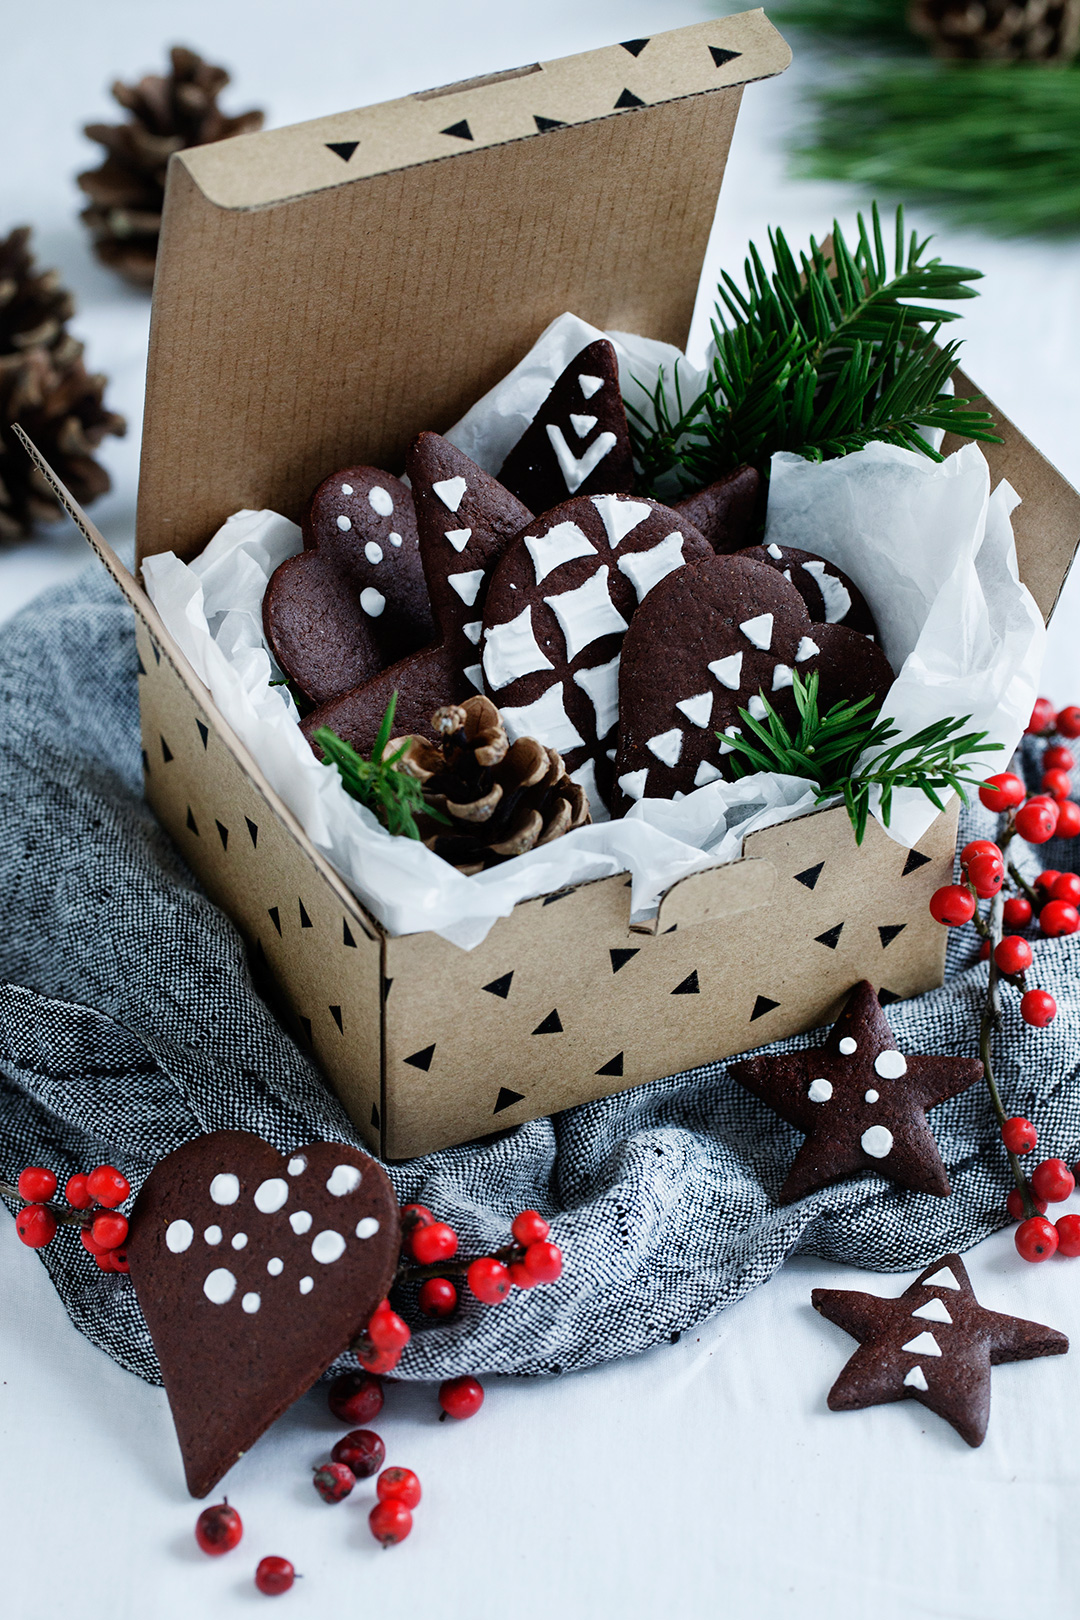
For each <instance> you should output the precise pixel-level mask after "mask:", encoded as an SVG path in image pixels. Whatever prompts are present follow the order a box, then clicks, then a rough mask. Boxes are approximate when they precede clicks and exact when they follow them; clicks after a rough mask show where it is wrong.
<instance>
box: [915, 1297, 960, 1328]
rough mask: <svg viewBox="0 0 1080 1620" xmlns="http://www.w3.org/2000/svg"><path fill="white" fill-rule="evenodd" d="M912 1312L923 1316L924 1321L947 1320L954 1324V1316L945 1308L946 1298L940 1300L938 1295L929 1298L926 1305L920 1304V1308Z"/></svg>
mask: <svg viewBox="0 0 1080 1620" xmlns="http://www.w3.org/2000/svg"><path fill="white" fill-rule="evenodd" d="M911 1314H912V1316H918V1317H921V1318H922V1320H923V1321H924V1322H947V1323H948V1324H949V1325H950V1326H951V1325H952V1317H951V1316H950V1315H949V1313H948V1311H947V1310H946V1309H945V1302H944V1300H940V1299H938V1298H937V1297H936V1296H935V1298H933V1299H928V1300H927V1302H926V1304H925V1305H920V1306H919V1308H918V1310H916V1311H912V1313H911Z"/></svg>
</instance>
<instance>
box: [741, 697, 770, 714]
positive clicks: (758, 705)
mask: <svg viewBox="0 0 1080 1620" xmlns="http://www.w3.org/2000/svg"><path fill="white" fill-rule="evenodd" d="M746 707H747V711H748V712H749V714H750V717H751V719H753V720H764V718H765V716H766V715H767V714H768V712H769V711H768V709H767V708H766V707H765V699H764V698H763V697H761V696H759V694H758V693H756V692H755V694H754V696H753V697H752V698H751V699H750V701H749V703H748V704H747V705H746Z"/></svg>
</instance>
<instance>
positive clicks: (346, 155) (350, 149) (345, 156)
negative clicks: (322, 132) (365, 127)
mask: <svg viewBox="0 0 1080 1620" xmlns="http://www.w3.org/2000/svg"><path fill="white" fill-rule="evenodd" d="M323 145H324V146H325V147H326V150H327V151H328V152H333V153H334V156H335V157H339V158H341V159H342V161H343V162H344V163H348V161H349V159H350V158H351V157H352V155H353V153H354V152H355V151H356V148H357V147H358V146H359V145H360V142H359V141H324V142H323Z"/></svg>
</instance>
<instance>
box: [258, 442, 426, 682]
mask: <svg viewBox="0 0 1080 1620" xmlns="http://www.w3.org/2000/svg"><path fill="white" fill-rule="evenodd" d="M303 535H304V549H303V551H301V552H300V553H299V555H298V556H296V557H289V558H288V559H287V560H286V561H285V562H283V563H282V564H281V565H280V567H278V568H276V569H275V570H274V573H273V575H272V576H271V579H270V583H269V585H268V586H267V588H266V595H265V596H264V597H263V628H264V629H265V631H266V639H267V641H268V642H269V643H270V646H271V648H272V649H273V653H274V657H275V658H276V659H277V661H278V663H279V664H280V665H281V667H282V669H283V670H285V672H286V674H288V675H290V676H291V677H292V679H293V680H294V681H295V682H296V684H297V686H298V687H299V688H300V690H301V691H302V692H303V693H304V695H305V696H306V697H308V698H310V699H311V701H312V702H313V703H324V702H325V701H326V700H327V699H328V698H332V697H336V696H337V695H338V693H339V692H347V691H348V690H349V689H350V688H351V687H353V686H357V685H359V683H360V682H361V681H365V680H368V679H369V678H370V677H371V676H372V675H374V674H376V673H377V671H379V670H380V669H385V667H386V665H387V664H391V663H393V662H394V660H395V659H397V658H400V657H401V656H402V655H403V654H404V653H407V652H412V651H413V649H414V648H417V647H423V646H426V645H427V643H428V642H430V641H431V638H432V636H433V634H434V628H433V625H432V619H431V607H430V604H429V602H428V592H427V585H426V584H425V582H424V571H423V568H422V567H421V564H420V550H419V546H418V543H417V533H416V515H415V513H414V511H413V500H412V496H411V494H410V493H409V491H408V489H407V488H406V487H405V485H404V484H403V483H401V481H400V480H399V479H397V478H393V477H391V475H390V474H389V473H385V472H380V471H379V469H378V468H377V467H346V468H345V469H344V470H343V471H341V472H336V473H334V475H333V476H332V477H331V478H327V479H325V480H324V481H323V483H321V484H320V485H319V487H318V489H317V490H316V491H315V493H314V495H313V496H312V497H311V501H310V504H309V506H308V510H307V514H306V516H305V518H304V523H303Z"/></svg>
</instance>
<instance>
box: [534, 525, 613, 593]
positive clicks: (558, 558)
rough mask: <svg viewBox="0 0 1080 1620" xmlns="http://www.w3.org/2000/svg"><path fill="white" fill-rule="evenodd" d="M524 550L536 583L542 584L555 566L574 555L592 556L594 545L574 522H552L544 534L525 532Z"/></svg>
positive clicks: (557, 566) (594, 551)
mask: <svg viewBox="0 0 1080 1620" xmlns="http://www.w3.org/2000/svg"><path fill="white" fill-rule="evenodd" d="M525 550H526V551H527V552H528V553H529V556H530V557H531V558H532V563H533V572H534V573H535V575H536V583H537V584H538V585H542V584H543V582H544V580H545V579H547V577H548V575H549V574H550V573H551V572H552V570H553V569H555V568H560V567H561V566H562V564H563V563H567V562H573V560H574V558H575V557H593V556H595V555H596V547H595V546H594V545H593V543H592V541H591V540H590V539H589V537H588V535H587V534H586V533H585V531H584V529H580V528H579V527H578V525H577V524H576V523H571V522H569V521H567V522H566V523H556V524H553V525H552V527H551V528H550V529H548V531H547V533H546V534H527V535H526V536H525Z"/></svg>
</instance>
